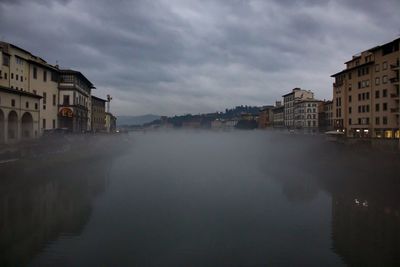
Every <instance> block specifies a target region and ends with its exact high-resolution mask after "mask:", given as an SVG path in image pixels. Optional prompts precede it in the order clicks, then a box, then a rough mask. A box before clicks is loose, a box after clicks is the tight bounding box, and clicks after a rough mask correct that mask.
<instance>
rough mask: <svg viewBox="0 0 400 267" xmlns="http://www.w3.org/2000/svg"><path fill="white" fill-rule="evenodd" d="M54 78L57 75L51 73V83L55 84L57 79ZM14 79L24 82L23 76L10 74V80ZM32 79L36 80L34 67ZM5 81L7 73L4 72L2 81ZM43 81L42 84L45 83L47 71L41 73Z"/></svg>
mask: <svg viewBox="0 0 400 267" xmlns="http://www.w3.org/2000/svg"><path fill="white" fill-rule="evenodd" d="M0 76H1V71H0ZM56 76H57V75H56V74H53V72H52V73H51V80H52V81H53V82H57V77H56ZM14 77H15V80H16V81H20V82H23V81H24V76H22V75H18V74H15V75H14V73H13V72H11V74H10V78H11V80H14ZM33 78H34V79H37V70H36V67H34V68H33ZM7 79H8V75H7V72H5V73H4V80H7ZM25 80H26V78H25ZM43 81H44V82H47V71H44V72H43Z"/></svg>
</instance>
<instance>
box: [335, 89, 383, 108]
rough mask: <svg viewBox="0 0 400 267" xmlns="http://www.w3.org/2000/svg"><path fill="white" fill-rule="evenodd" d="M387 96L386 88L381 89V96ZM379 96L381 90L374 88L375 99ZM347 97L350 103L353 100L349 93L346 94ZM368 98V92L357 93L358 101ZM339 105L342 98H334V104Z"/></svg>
mask: <svg viewBox="0 0 400 267" xmlns="http://www.w3.org/2000/svg"><path fill="white" fill-rule="evenodd" d="M387 96H388V91H387V89H383V90H382V97H383V98H385V97H387ZM380 97H381V91H380V90H376V91H375V99H379V98H380ZM348 99H349V103H351V102H352V100H353V99H352V96H351V95H349V96H348ZM369 99H370V94H369V92H365V93H359V94H358V101H362V100H369ZM341 105H342V98H341V97H338V98H336V106H337V107H340V106H341Z"/></svg>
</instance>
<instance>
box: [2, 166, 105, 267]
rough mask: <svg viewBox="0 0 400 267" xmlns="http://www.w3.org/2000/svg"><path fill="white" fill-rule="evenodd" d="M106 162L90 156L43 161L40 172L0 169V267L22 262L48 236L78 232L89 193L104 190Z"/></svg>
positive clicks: (85, 215) (90, 201)
mask: <svg viewBox="0 0 400 267" xmlns="http://www.w3.org/2000/svg"><path fill="white" fill-rule="evenodd" d="M109 163H110V161H109V160H108V159H95V160H92V161H90V163H88V162H85V163H82V162H79V161H75V162H66V163H63V165H60V164H58V165H56V166H57V167H54V166H51V165H46V166H44V167H43V166H42V167H43V168H45V169H46V171H45V172H37V171H32V170H31V168H26V169H19V170H18V169H13V170H8V169H7V170H2V175H1V176H2V177H1V178H2V179H1V180H0V183H1V188H2V193H1V195H0V266H26V265H28V264H29V262H30V261H31V260H32V258H33V257H34V256H36V254H37V253H39V252H41V251H42V249H43V247H44V246H45V245H46V244H48V242H49V241H54V240H57V238H58V237H59V236H60V235H61V234H69V235H79V234H80V233H81V232H82V230H83V228H84V226H85V224H86V222H87V221H88V219H89V217H90V214H91V210H92V204H93V201H94V200H93V199H94V197H95V196H97V195H98V194H99V193H101V192H104V190H105V189H106V182H107V180H106V179H107V177H106V174H105V173H106V171H107V168H108V166H110V165H109ZM35 167H38V165H36V166H35ZM6 181H8V182H6ZM10 181H12V182H10ZM27 181H29V182H27ZM33 181H34V182H33Z"/></svg>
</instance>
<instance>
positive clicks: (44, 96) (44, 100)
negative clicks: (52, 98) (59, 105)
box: [43, 92, 47, 104]
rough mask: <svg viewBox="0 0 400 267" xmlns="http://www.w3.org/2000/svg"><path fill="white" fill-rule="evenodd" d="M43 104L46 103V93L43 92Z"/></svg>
mask: <svg viewBox="0 0 400 267" xmlns="http://www.w3.org/2000/svg"><path fill="white" fill-rule="evenodd" d="M43 104H47V94H46V93H45V92H43Z"/></svg>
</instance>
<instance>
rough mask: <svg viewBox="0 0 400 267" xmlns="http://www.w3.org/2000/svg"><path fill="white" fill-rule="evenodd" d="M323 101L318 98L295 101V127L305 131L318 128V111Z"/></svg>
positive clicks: (313, 130) (312, 130)
mask: <svg viewBox="0 0 400 267" xmlns="http://www.w3.org/2000/svg"><path fill="white" fill-rule="evenodd" d="M321 104H322V101H320V100H316V99H307V100H299V101H296V102H295V103H294V109H293V110H294V111H293V113H294V127H295V128H296V129H302V130H304V131H311V132H315V131H317V130H318V127H319V122H318V117H319V116H318V115H319V114H318V113H319V108H320V106H321Z"/></svg>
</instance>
